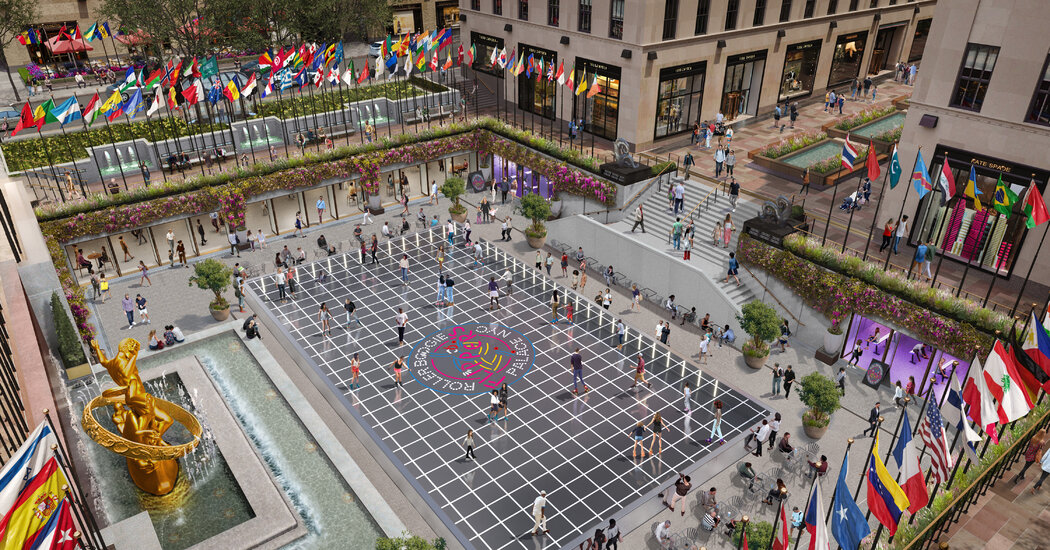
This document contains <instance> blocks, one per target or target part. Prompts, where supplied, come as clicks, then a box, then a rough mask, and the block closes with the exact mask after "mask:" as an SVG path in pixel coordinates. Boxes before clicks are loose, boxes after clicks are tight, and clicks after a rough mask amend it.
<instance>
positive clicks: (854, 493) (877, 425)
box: [853, 415, 885, 500]
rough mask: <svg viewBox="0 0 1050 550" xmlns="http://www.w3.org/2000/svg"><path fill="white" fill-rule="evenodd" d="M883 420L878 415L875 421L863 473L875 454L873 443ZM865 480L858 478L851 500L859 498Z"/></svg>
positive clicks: (876, 439) (877, 436) (862, 476)
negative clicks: (873, 433) (858, 481)
mask: <svg viewBox="0 0 1050 550" xmlns="http://www.w3.org/2000/svg"><path fill="white" fill-rule="evenodd" d="M883 420H885V417H883V416H882V415H879V417H878V418H877V419H876V425H875V435H873V436H872V437H871V447H870V448H868V458H866V459H864V463H865V466H864V471H865V472H867V471H868V467H867V466H866V464H867V463H868V462H869V461H870V460H871V457H872V455H874V454H875V442H876V441H878V440H879V430H881V429H882V421H883ZM865 478H867V476H866V475H861V476H860V483H858V484H857V490H856V491H854V492H853V500H857V497H858V496H860V488H861V487H863V486H864V480H865Z"/></svg>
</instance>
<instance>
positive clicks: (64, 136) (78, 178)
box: [59, 124, 105, 199]
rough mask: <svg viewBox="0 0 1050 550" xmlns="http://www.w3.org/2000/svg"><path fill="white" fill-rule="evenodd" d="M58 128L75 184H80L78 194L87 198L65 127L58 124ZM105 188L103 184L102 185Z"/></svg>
mask: <svg viewBox="0 0 1050 550" xmlns="http://www.w3.org/2000/svg"><path fill="white" fill-rule="evenodd" d="M59 128H61V129H62V137H63V138H65V142H66V150H68V151H69V158H70V160H72V161H73V172H74V173H75V174H76V175H77V183H78V184H80V194H82V195H83V196H84V198H85V199H86V198H87V190H86V189H85V188H84V178H82V177H80V169H79V168H77V157H76V156H74V155H73V147H72V146H70V145H69V135H68V134H66V125H65V124H59ZM102 187H103V188H105V182H103V185H102Z"/></svg>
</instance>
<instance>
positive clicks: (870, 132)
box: [852, 111, 907, 138]
mask: <svg viewBox="0 0 1050 550" xmlns="http://www.w3.org/2000/svg"><path fill="white" fill-rule="evenodd" d="M905 116H907V115H906V114H905V113H903V112H899V111H898V112H896V113H893V114H892V115H890V116H886V117H882V118H880V119H878V120H876V121H874V122H870V123H868V124H867V125H865V126H861V127H860V128H857V129H855V130H853V134H852V135H855V136H860V137H863V138H870V137H871V136H874V135H877V134H881V133H883V132H885V131H887V130H892V129H894V128H896V127H898V126H904V117H905Z"/></svg>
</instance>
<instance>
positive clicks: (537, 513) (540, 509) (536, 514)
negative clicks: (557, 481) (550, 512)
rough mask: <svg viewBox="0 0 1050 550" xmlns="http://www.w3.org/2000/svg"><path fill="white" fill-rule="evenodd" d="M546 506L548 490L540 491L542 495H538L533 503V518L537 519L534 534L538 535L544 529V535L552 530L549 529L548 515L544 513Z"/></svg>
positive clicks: (533, 529) (533, 528)
mask: <svg viewBox="0 0 1050 550" xmlns="http://www.w3.org/2000/svg"><path fill="white" fill-rule="evenodd" d="M545 508H547V491H540V496H538V497H536V500H535V501H533V503H532V518H533V519H534V520H536V521H535V523H534V524H533V526H532V535H533V536H536V535H538V534H539V533H540V531H543V534H544V535H546V534H547V533H550V531H548V530H547V515H546V514H545V513H544V510H545Z"/></svg>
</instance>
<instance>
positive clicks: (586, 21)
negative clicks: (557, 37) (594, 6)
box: [579, 0, 591, 32]
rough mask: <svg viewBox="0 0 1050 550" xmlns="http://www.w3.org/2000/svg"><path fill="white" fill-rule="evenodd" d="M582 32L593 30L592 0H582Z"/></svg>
mask: <svg viewBox="0 0 1050 550" xmlns="http://www.w3.org/2000/svg"><path fill="white" fill-rule="evenodd" d="M579 28H580V32H591V0H580V24H579Z"/></svg>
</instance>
